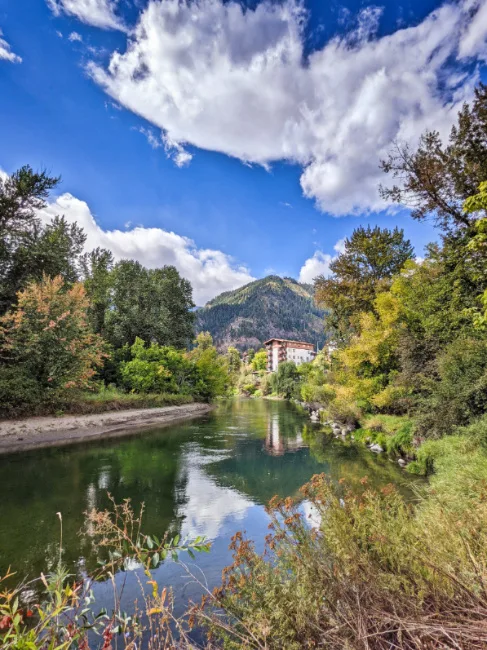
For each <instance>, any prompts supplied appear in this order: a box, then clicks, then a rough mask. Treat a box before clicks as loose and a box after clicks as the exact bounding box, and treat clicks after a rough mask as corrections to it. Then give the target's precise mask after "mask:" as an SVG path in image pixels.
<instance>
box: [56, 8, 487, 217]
mask: <svg viewBox="0 0 487 650" xmlns="http://www.w3.org/2000/svg"><path fill="white" fill-rule="evenodd" d="M73 1H74V0H71V2H73ZM85 1H86V0H85ZM67 2H68V0H63V3H64V4H66V3H67ZM78 2H80V0H78ZM486 12H487V0H459V1H458V2H451V3H449V4H445V5H443V6H442V7H440V8H439V9H437V10H436V11H434V12H432V13H431V14H430V15H429V16H427V17H426V18H425V19H424V20H423V21H422V22H421V23H419V24H418V25H415V26H413V27H409V28H405V29H400V30H397V31H396V32H394V33H393V34H390V35H387V36H384V37H382V38H378V37H377V36H376V29H377V24H378V21H379V19H380V10H378V9H377V8H375V7H371V8H367V9H365V10H364V11H362V13H361V14H360V15H359V16H358V18H357V20H356V24H355V28H354V29H352V30H351V31H350V30H349V31H348V32H347V33H346V34H345V35H341V36H336V37H335V38H332V39H331V40H329V41H328V42H327V43H326V44H325V45H324V46H323V47H322V48H321V49H320V50H317V51H315V52H314V53H312V54H311V56H310V57H309V58H308V60H305V58H304V54H303V48H304V38H305V35H304V27H305V20H306V15H305V11H304V9H303V7H302V6H301V5H300V4H298V3H297V0H296V1H295V0H284V1H283V2H281V3H274V2H270V0H264V1H263V2H261V3H260V4H258V5H257V6H256V7H255V9H253V10H250V9H245V8H243V7H242V6H241V5H240V4H238V3H236V2H235V1H228V2H223V0H197V1H195V2H180V1H179V0H149V1H148V4H147V6H146V8H145V9H144V10H143V11H142V12H141V14H140V16H139V20H138V23H137V25H136V27H135V28H134V30H133V32H132V33H131V35H130V39H129V41H128V43H127V49H126V51H125V52H124V53H121V52H118V51H117V52H114V53H113V54H112V56H111V60H110V63H109V66H108V68H107V69H105V68H103V67H102V66H100V65H97V64H95V63H91V64H90V65H89V71H90V73H91V75H92V77H93V79H94V80H95V81H96V82H97V83H98V84H100V85H101V86H102V87H103V88H104V89H105V91H106V92H107V93H108V94H109V95H110V96H111V97H112V98H114V99H115V100H116V101H117V102H119V103H120V104H121V105H123V106H125V107H126V108H128V109H130V110H131V111H133V112H134V113H136V114H138V115H140V116H142V117H144V118H145V119H146V120H148V121H149V122H150V123H152V124H154V125H156V126H157V127H158V128H160V129H162V130H163V133H164V138H165V140H166V142H168V143H170V145H171V147H173V148H174V151H175V152H176V160H177V161H179V162H180V163H181V162H182V161H183V162H185V163H187V162H189V156H190V154H187V152H185V151H184V149H182V150H181V151H178V149H177V148H178V146H179V147H184V145H186V144H191V145H193V146H196V147H199V148H202V149H207V150H211V151H219V152H222V153H224V154H227V155H229V156H234V157H236V158H238V159H240V160H241V161H243V162H246V163H256V164H261V165H264V166H267V165H269V164H271V163H272V162H273V161H277V160H282V159H286V160H291V161H294V162H297V163H298V164H300V165H301V166H302V168H303V174H302V176H301V185H302V188H303V192H304V194H305V195H306V196H307V197H310V198H314V199H316V200H317V202H318V204H319V206H320V207H321V208H322V209H323V210H325V211H328V212H331V213H333V214H335V215H341V214H347V213H353V212H358V211H364V210H377V209H381V208H383V207H384V203H383V201H382V200H381V199H380V197H379V196H378V192H377V185H378V183H379V182H380V181H382V180H383V178H382V173H381V171H380V170H379V161H380V159H381V158H384V157H385V156H386V154H387V151H388V150H389V148H390V145H391V142H392V141H393V140H394V139H399V140H403V141H406V142H409V143H411V144H414V142H415V141H416V140H417V138H418V136H419V135H420V134H421V133H422V132H423V131H424V130H425V129H426V128H428V127H431V128H435V129H438V130H439V131H440V132H441V133H442V134H446V133H447V132H448V130H449V127H450V125H451V123H452V122H453V120H454V118H455V115H456V112H457V110H458V109H459V107H460V106H461V104H462V103H463V101H465V100H468V99H469V98H470V97H471V96H472V92H473V87H474V85H475V83H476V82H477V81H478V76H477V75H478V72H477V71H476V70H475V69H474V67H472V71H470V72H468V73H464V74H463V76H462V77H459V75H458V72H459V64H460V63H462V62H464V61H465V59H466V58H467V57H469V58H470V60H475V59H483V58H485V57H486V52H487V46H486V34H487V20H486V19H485V14H486ZM348 22H350V21H348Z"/></svg>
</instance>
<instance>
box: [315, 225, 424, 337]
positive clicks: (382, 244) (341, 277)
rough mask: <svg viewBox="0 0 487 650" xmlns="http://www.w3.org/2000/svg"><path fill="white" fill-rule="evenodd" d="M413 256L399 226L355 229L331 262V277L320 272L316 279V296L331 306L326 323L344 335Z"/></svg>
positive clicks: (372, 305) (319, 300) (322, 302)
mask: <svg viewBox="0 0 487 650" xmlns="http://www.w3.org/2000/svg"><path fill="white" fill-rule="evenodd" d="M412 257H413V247H412V246H411V242H410V241H409V240H408V239H405V237H404V232H403V231H402V230H399V229H398V228H395V229H394V230H388V229H387V228H379V227H378V226H376V227H374V228H371V227H370V226H367V227H366V228H364V227H360V228H356V229H355V230H354V232H353V233H352V236H351V237H349V238H348V239H346V240H345V249H344V251H343V253H340V255H338V257H337V258H336V259H335V260H334V261H333V262H332V263H331V264H330V269H331V272H332V275H331V277H329V278H325V277H323V276H321V277H319V278H317V280H316V282H315V294H316V300H317V301H318V302H319V303H321V304H323V305H324V306H325V307H326V308H328V309H331V311H332V313H331V315H330V316H329V317H328V318H327V324H329V325H330V326H331V327H332V328H333V329H334V330H335V332H336V333H337V334H338V336H339V337H344V336H346V335H347V332H349V331H350V328H351V326H353V324H354V323H353V321H354V319H356V318H357V316H358V314H360V313H361V312H364V311H370V310H373V309H374V300H375V298H376V295H377V293H378V292H379V291H381V290H384V289H386V288H387V286H388V285H389V284H390V280H391V278H392V277H393V276H394V275H395V274H397V273H399V271H400V270H401V269H402V267H403V266H404V264H405V263H406V262H407V260H409V259H412Z"/></svg>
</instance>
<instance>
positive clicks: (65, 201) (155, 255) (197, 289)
mask: <svg viewBox="0 0 487 650" xmlns="http://www.w3.org/2000/svg"><path fill="white" fill-rule="evenodd" d="M55 215H64V217H65V218H66V219H67V221H69V222H70V223H73V222H76V223H78V225H79V226H81V227H82V228H83V230H84V231H85V233H86V235H87V242H86V249H87V250H92V249H93V248H96V247H97V246H101V247H102V248H108V249H109V250H111V251H112V253H113V255H114V257H115V259H116V260H120V259H135V260H138V261H139V262H141V263H142V264H143V265H144V266H146V267H149V268H157V267H160V266H163V265H164V264H172V265H174V266H175V267H176V268H177V269H178V271H179V272H180V273H181V275H182V276H183V277H185V278H187V279H188V280H189V281H190V282H191V284H192V285H193V298H194V301H195V303H196V304H197V305H203V304H205V303H206V302H207V301H208V300H210V299H211V298H214V297H215V296H216V295H218V294H219V293H221V292H222V291H229V290H231V289H236V288H237V287H240V286H242V285H244V284H247V283H248V282H251V281H252V280H254V279H255V278H253V277H252V276H251V275H250V272H249V270H248V269H247V268H246V267H244V266H241V265H238V264H235V262H234V261H233V259H232V258H231V257H230V256H228V255H226V254H225V253H223V252H221V251H218V250H210V249H202V248H197V247H196V244H195V243H194V242H193V241H192V240H191V239H188V238H187V237H182V236H181V235H177V234H176V233H174V232H169V231H166V230H163V229H162V228H143V227H141V226H138V227H135V228H131V229H129V230H124V231H122V230H103V229H102V228H101V227H100V226H99V225H98V224H97V223H96V220H95V218H94V216H93V214H92V212H91V210H90V208H89V206H88V204H87V203H85V201H81V200H80V199H77V198H76V197H74V196H72V195H71V194H68V193H66V194H62V195H61V196H59V197H58V198H57V199H56V201H54V202H53V203H50V204H49V205H48V207H47V208H46V209H44V210H43V211H42V212H41V217H42V218H43V219H44V220H45V221H50V220H51V219H52V218H53V217H54V216H55ZM127 226H129V224H127Z"/></svg>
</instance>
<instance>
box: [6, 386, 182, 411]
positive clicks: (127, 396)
mask: <svg viewBox="0 0 487 650" xmlns="http://www.w3.org/2000/svg"><path fill="white" fill-rule="evenodd" d="M193 402H194V399H193V397H191V395H172V394H168V393H150V394H139V393H124V392H122V391H120V390H119V389H118V388H115V387H109V388H105V387H103V388H101V389H100V390H99V391H97V392H89V391H78V392H72V393H70V394H69V395H67V396H65V397H62V398H57V399H53V400H51V401H48V402H43V403H39V404H35V405H26V406H25V407H24V408H17V409H8V410H5V411H4V410H2V408H1V405H0V417H4V418H19V417H33V416H45V415H58V416H62V415H65V414H66V415H67V414H71V415H88V414H90V413H106V412H108V411H123V410H125V409H149V408H160V407H163V406H182V405H184V404H191V403H193Z"/></svg>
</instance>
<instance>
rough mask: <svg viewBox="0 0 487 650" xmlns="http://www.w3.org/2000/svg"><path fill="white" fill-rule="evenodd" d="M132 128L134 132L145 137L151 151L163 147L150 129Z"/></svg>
mask: <svg viewBox="0 0 487 650" xmlns="http://www.w3.org/2000/svg"><path fill="white" fill-rule="evenodd" d="M133 128H135V130H136V131H138V132H139V133H142V135H145V137H146V138H147V142H148V143H149V145H150V146H151V147H152V149H159V148H160V147H162V146H163V142H162V140H161V139H160V138H158V137H157V136H156V134H155V133H154V131H153V130H152V129H146V128H145V127H143V126H141V127H140V128H138V129H137V128H136V127H133Z"/></svg>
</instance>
